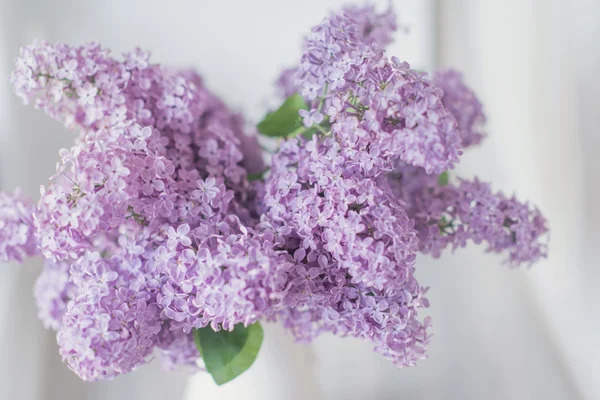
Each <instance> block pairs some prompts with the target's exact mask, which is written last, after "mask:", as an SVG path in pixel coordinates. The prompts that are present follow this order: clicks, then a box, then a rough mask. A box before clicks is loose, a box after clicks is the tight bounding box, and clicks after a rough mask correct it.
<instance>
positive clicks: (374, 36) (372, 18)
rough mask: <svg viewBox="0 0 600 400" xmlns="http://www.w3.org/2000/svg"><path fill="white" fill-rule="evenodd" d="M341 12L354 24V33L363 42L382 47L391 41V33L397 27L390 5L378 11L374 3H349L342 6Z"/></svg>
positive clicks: (394, 14)
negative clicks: (356, 4)
mask: <svg viewBox="0 0 600 400" xmlns="http://www.w3.org/2000/svg"><path fill="white" fill-rule="evenodd" d="M342 13H343V14H344V17H346V18H348V19H350V20H352V22H353V23H354V24H355V25H356V34H357V36H358V37H359V38H360V41H362V42H363V43H364V44H366V45H368V46H374V47H378V48H384V47H385V46H387V45H388V44H390V43H392V41H393V37H392V35H393V34H394V32H395V31H396V29H398V25H397V23H396V13H395V12H394V10H393V8H392V7H388V9H387V10H385V11H384V12H382V13H378V12H377V10H376V7H375V5H374V4H366V5H364V6H362V7H357V6H352V5H350V6H347V7H344V9H343V10H342Z"/></svg>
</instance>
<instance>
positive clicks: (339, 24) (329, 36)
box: [279, 7, 461, 175]
mask: <svg viewBox="0 0 600 400" xmlns="http://www.w3.org/2000/svg"><path fill="white" fill-rule="evenodd" d="M393 18H394V16H393V14H391V11H388V12H386V13H384V14H381V15H379V14H376V13H375V10H374V9H373V8H372V7H367V8H364V9H359V8H351V9H348V10H345V11H344V12H342V13H340V14H334V15H332V16H331V17H330V18H328V19H325V20H324V21H323V22H322V23H321V24H319V25H317V26H316V27H314V28H313V29H312V32H311V35H310V36H309V37H308V38H307V40H306V42H305V51H304V55H303V56H302V60H301V62H300V65H299V66H298V67H297V68H296V69H295V73H294V78H293V79H292V78H291V75H292V72H290V71H291V70H289V71H287V72H286V73H284V75H283V77H282V78H280V81H279V83H280V84H283V85H287V86H286V87H284V88H283V90H282V91H283V92H284V93H290V92H294V91H298V92H299V93H300V94H301V95H302V96H303V97H305V98H306V100H307V101H309V102H310V103H311V107H312V109H311V111H310V112H309V113H308V115H310V119H311V122H312V121H317V119H315V118H317V116H319V115H321V114H322V113H323V112H324V113H325V114H326V115H327V116H328V119H329V122H330V123H332V124H333V125H332V126H331V132H332V133H333V135H334V136H336V138H337V140H339V141H340V143H341V144H342V145H343V147H344V148H348V149H353V150H354V151H357V152H358V154H359V156H360V157H363V158H366V159H373V158H377V162H378V163H379V164H380V165H377V166H376V167H377V168H376V169H375V170H374V171H373V172H372V174H373V175H376V174H378V173H380V172H381V171H384V170H388V171H390V170H392V168H393V163H394V161H396V160H402V161H404V162H405V163H408V164H411V165H415V166H419V167H423V168H425V170H426V171H427V172H428V173H432V172H435V173H441V172H442V171H445V170H447V169H449V168H452V167H453V166H454V165H455V164H456V162H457V161H458V157H459V155H460V154H461V151H460V145H461V138H460V133H459V131H458V129H457V123H456V120H455V118H454V117H453V116H452V115H451V114H450V113H449V112H448V111H447V110H446V109H445V108H444V107H443V104H442V100H441V99H442V95H443V92H442V91H441V90H440V89H439V88H438V87H436V86H435V85H433V83H432V82H431V81H430V80H429V79H428V78H427V77H426V75H425V74H422V73H418V72H416V71H413V70H411V69H410V67H409V65H408V64H407V63H404V62H400V61H399V60H398V59H396V58H392V59H391V60H389V59H388V58H386V57H385V56H384V52H383V50H381V49H379V46H378V45H379V44H385V43H387V42H389V38H390V36H391V32H392V31H393V29H395V24H390V23H386V21H389V20H390V19H393ZM377 21H379V22H378V23H379V24H380V25H377V28H375V27H374V26H373V24H376V23H377ZM289 85H293V86H292V87H290V86H289ZM305 123H306V117H305ZM308 125H310V124H308Z"/></svg>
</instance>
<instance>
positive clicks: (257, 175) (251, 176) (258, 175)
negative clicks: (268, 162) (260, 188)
mask: <svg viewBox="0 0 600 400" xmlns="http://www.w3.org/2000/svg"><path fill="white" fill-rule="evenodd" d="M269 169H270V168H267V169H265V170H264V171H262V172H254V173H251V172H249V173H248V182H254V181H260V180H261V179H264V177H265V174H266V173H267V172H268V171H269Z"/></svg>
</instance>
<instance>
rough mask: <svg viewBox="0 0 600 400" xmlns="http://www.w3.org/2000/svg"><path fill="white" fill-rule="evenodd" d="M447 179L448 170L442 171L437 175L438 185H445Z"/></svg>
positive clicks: (448, 175)
mask: <svg viewBox="0 0 600 400" xmlns="http://www.w3.org/2000/svg"><path fill="white" fill-rule="evenodd" d="M449 181H450V174H449V173H448V171H444V172H442V173H441V174H440V175H439V176H438V185H440V186H446V185H447V184H448V182H449Z"/></svg>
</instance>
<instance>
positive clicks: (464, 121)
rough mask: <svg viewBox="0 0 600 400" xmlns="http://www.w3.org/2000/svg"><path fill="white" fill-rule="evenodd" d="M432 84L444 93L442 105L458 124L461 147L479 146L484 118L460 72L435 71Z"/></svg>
mask: <svg viewBox="0 0 600 400" xmlns="http://www.w3.org/2000/svg"><path fill="white" fill-rule="evenodd" d="M433 82H434V83H435V84H436V85H437V86H439V87H440V88H441V89H442V90H443V91H444V96H443V97H442V104H443V105H444V107H445V108H446V109H447V110H448V111H450V113H451V114H452V115H453V116H454V118H456V121H457V122H458V130H459V132H460V136H461V138H462V145H463V147H465V148H467V147H469V146H473V145H476V144H479V143H480V142H481V141H482V140H483V139H484V138H485V133H483V131H482V127H483V124H485V121H486V117H485V114H484V113H483V106H482V105H481V103H480V102H479V99H478V98H477V96H475V93H473V91H472V90H471V89H469V88H468V87H467V86H466V85H465V83H464V82H463V76H462V74H461V73H460V72H458V71H455V70H452V69H443V70H439V71H436V72H435V74H434V75H433Z"/></svg>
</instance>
